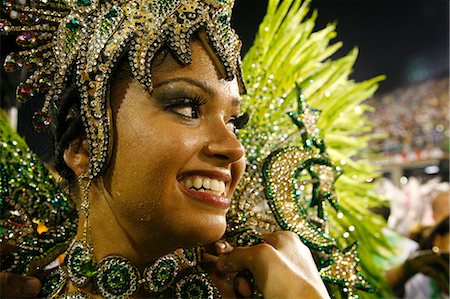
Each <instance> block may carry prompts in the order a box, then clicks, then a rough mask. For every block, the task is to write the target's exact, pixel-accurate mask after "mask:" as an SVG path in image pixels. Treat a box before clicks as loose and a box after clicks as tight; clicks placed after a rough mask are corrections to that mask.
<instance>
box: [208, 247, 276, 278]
mask: <svg viewBox="0 0 450 299" xmlns="http://www.w3.org/2000/svg"><path fill="white" fill-rule="evenodd" d="M276 255H277V252H276V249H275V248H273V246H271V245H269V244H267V243H263V244H258V245H255V246H251V247H237V248H235V249H234V250H233V251H232V252H231V253H229V254H224V255H221V256H220V257H219V259H218V261H217V268H218V269H219V270H221V271H225V272H239V271H243V270H247V269H248V270H250V271H251V272H254V271H253V270H254V269H253V268H254V266H255V265H257V264H258V261H262V260H263V261H267V260H269V259H270V258H271V257H274V256H276Z"/></svg>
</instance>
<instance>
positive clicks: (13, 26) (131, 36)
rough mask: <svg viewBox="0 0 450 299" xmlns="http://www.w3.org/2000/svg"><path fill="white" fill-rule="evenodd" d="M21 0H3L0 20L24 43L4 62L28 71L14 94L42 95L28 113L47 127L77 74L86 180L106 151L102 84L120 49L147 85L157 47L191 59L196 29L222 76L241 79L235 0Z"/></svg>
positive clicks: (107, 117)
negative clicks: (39, 103)
mask: <svg viewBox="0 0 450 299" xmlns="http://www.w3.org/2000/svg"><path fill="white" fill-rule="evenodd" d="M25 1H26V0H20V2H19V3H15V2H14V0H6V1H3V7H2V10H3V12H6V13H7V14H8V15H9V19H10V21H7V20H4V19H2V20H0V33H1V34H14V33H18V34H19V35H18V37H17V39H16V41H17V43H18V44H19V45H20V46H21V47H22V48H24V49H25V50H24V51H20V52H18V53H12V54H10V55H8V57H7V58H6V61H5V68H6V70H7V71H15V70H17V69H18V68H20V67H26V68H27V69H29V70H30V69H31V70H33V71H34V72H33V73H32V74H31V76H30V77H29V78H28V79H27V80H26V82H24V83H22V84H20V85H19V87H18V89H17V98H18V100H19V101H22V102H23V101H27V100H28V99H30V98H32V97H34V96H36V95H43V96H44V97H45V102H44V106H43V108H42V110H41V111H40V112H38V113H36V114H35V116H34V119H33V121H34V124H35V127H36V129H37V130H43V129H45V128H46V127H47V126H49V125H50V123H51V121H52V119H51V115H52V114H53V112H57V111H58V109H59V108H60V106H61V96H62V94H63V91H64V89H65V88H66V87H67V84H68V81H69V80H70V78H72V77H73V76H75V81H76V82H77V85H78V89H79V91H80V93H81V115H82V119H83V123H84V126H85V131H86V136H87V140H88V143H89V151H90V172H89V177H90V178H94V177H95V176H97V175H98V174H99V173H100V172H101V171H102V169H103V168H104V167H105V165H106V164H107V162H108V158H109V156H110V152H111V144H112V140H111V138H112V123H111V112H110V108H109V103H108V100H107V94H108V86H109V83H110V82H111V74H112V73H113V71H114V69H115V67H116V65H117V62H118V60H119V59H120V58H121V57H122V56H123V55H124V54H125V53H128V57H129V63H130V66H131V71H132V74H133V76H134V77H135V78H136V79H137V80H138V81H139V82H140V83H142V84H143V85H144V86H145V87H146V88H147V89H148V90H149V91H150V90H151V89H152V79H151V73H150V65H151V62H152V59H153V56H154V55H155V53H156V51H157V50H158V49H160V48H161V47H162V46H167V47H168V48H169V49H171V50H172V52H173V53H174V54H175V55H176V57H177V58H179V60H180V61H181V62H182V63H184V64H189V63H190V62H191V59H192V58H191V51H190V47H189V42H190V38H191V37H192V35H193V34H194V33H198V38H199V39H200V40H201V41H202V42H203V44H204V45H205V47H206V48H207V50H208V52H209V53H210V55H211V56H212V57H213V59H214V60H215V61H216V62H217V65H218V66H219V69H220V71H221V72H222V75H223V77H224V78H225V79H227V80H231V79H233V78H234V76H237V77H238V81H239V82H240V83H242V79H241V74H240V55H239V51H240V47H241V42H240V40H239V39H238V37H237V35H236V33H235V32H234V31H233V29H231V27H230V17H231V9H232V7H233V4H234V0H147V1H145V0H132V1H123V0H122V1H120V0H113V1H104V0H66V1H59V0H34V1H32V2H31V3H24V2H25ZM241 88H243V85H242V84H241ZM50 112H52V113H50Z"/></svg>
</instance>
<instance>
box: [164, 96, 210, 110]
mask: <svg viewBox="0 0 450 299" xmlns="http://www.w3.org/2000/svg"><path fill="white" fill-rule="evenodd" d="M207 101H208V99H205V98H202V97H201V96H195V97H193V98H189V97H181V98H177V99H173V100H170V101H168V102H167V103H166V104H165V105H164V106H166V109H169V110H170V109H172V108H174V107H179V106H192V107H193V108H198V107H200V106H201V105H204V104H206V102H207Z"/></svg>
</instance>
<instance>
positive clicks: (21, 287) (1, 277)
mask: <svg viewBox="0 0 450 299" xmlns="http://www.w3.org/2000/svg"><path fill="white" fill-rule="evenodd" d="M0 286H1V288H0V290H1V297H4V298H11V297H35V296H37V295H38V294H39V291H40V290H41V282H40V281H39V279H37V278H35V277H31V276H21V275H17V274H12V273H5V272H2V273H0Z"/></svg>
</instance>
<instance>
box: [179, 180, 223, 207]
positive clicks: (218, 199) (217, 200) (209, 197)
mask: <svg viewBox="0 0 450 299" xmlns="http://www.w3.org/2000/svg"><path fill="white" fill-rule="evenodd" d="M179 186H180V187H181V190H183V191H184V192H185V193H187V194H188V195H189V196H190V197H192V198H194V199H196V200H198V201H200V202H202V203H206V204H209V205H211V206H214V207H217V208H220V209H228V208H229V207H230V201H229V200H228V198H227V197H225V196H223V195H217V194H213V193H208V192H200V191H196V190H193V189H189V188H186V187H185V186H183V185H181V184H179Z"/></svg>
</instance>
